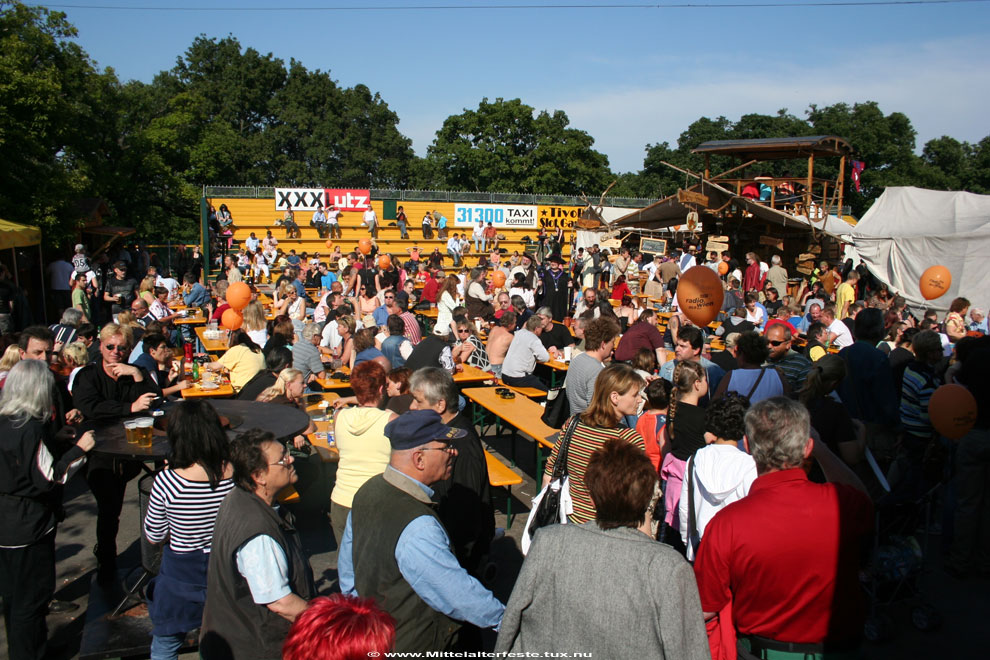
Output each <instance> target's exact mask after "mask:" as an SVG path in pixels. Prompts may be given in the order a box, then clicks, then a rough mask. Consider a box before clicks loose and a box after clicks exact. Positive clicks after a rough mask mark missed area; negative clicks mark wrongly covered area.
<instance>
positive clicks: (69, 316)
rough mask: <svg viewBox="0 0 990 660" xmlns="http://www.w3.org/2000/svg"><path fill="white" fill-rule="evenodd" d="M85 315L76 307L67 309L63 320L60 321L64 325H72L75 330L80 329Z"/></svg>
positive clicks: (63, 313)
mask: <svg viewBox="0 0 990 660" xmlns="http://www.w3.org/2000/svg"><path fill="white" fill-rule="evenodd" d="M82 317H83V313H82V312H81V311H80V310H78V309H76V308H75V307H67V308H66V309H65V311H64V312H62V318H61V320H60V321H59V323H61V324H62V325H71V326H72V327H73V328H78V327H79V324H80V323H81V322H82Z"/></svg>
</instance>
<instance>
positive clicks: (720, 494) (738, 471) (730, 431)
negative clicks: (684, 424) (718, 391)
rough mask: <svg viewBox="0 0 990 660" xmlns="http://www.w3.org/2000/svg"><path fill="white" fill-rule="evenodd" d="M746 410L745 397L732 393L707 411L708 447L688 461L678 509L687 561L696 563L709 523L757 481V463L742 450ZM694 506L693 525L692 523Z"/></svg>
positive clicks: (706, 432) (706, 434)
mask: <svg viewBox="0 0 990 660" xmlns="http://www.w3.org/2000/svg"><path fill="white" fill-rule="evenodd" d="M747 408H749V401H748V400H747V399H746V397H744V396H742V395H740V394H735V393H729V394H726V395H725V396H723V397H721V398H720V399H716V400H715V401H712V402H711V403H710V404H709V405H708V408H707V409H706V410H705V442H707V443H708V444H707V445H706V446H705V447H702V448H701V449H699V450H698V451H696V452H695V453H694V456H692V457H691V458H690V459H688V462H687V466H686V467H685V468H684V481H683V482H682V483H681V501H680V505H679V507H678V515H679V517H680V523H681V525H680V530H681V540H682V541H683V542H684V545H685V546H687V559H688V561H694V555H695V552H696V551H697V550H698V543H699V542H700V541H701V537H702V535H703V534H704V533H705V526H706V525H707V524H708V522H709V521H710V520H711V519H712V518H713V517H714V516H715V514H716V513H718V512H719V511H721V510H722V508H724V507H725V506H726V505H728V504H731V503H732V502H735V501H736V500H740V499H742V498H743V497H745V496H746V495H747V494H748V493H749V487H750V486H751V485H752V484H753V481H755V480H756V463H755V462H753V457H752V456H750V455H749V454H748V453H746V452H745V451H743V450H742V448H741V447H740V446H739V445H740V443H741V441H742V439H743V435H744V433H745V425H744V422H743V419H744V417H745V415H746V409H747ZM689 484H691V485H693V489H694V494H693V496H691V495H689V493H688V487H689ZM692 505H693V507H694V520H693V521H692V520H690V509H691V506H692Z"/></svg>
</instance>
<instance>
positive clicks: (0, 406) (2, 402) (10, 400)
mask: <svg viewBox="0 0 990 660" xmlns="http://www.w3.org/2000/svg"><path fill="white" fill-rule="evenodd" d="M54 386H55V378H54V377H53V376H52V372H51V371H50V370H49V368H48V364H47V363H45V362H44V361H42V360H21V361H20V362H18V363H17V364H15V365H14V366H13V367H12V368H11V370H10V372H9V373H8V374H7V380H6V381H5V382H4V387H3V394H0V415H2V416H4V417H11V418H13V420H14V427H15V428H20V427H21V426H24V425H25V424H27V422H28V420H29V419H36V420H38V421H45V420H47V419H48V418H49V417H51V414H52V388H53V387H54Z"/></svg>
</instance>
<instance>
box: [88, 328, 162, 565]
mask: <svg viewBox="0 0 990 660" xmlns="http://www.w3.org/2000/svg"><path fill="white" fill-rule="evenodd" d="M130 352H131V347H130V346H129V345H128V343H127V340H126V339H124V335H123V333H122V332H121V329H120V326H119V325H117V324H116V323H108V324H107V325H105V326H103V330H102V331H101V332H100V359H99V360H98V361H96V362H92V363H90V364H88V365H86V366H85V367H83V368H82V369H81V370H80V371H79V373H78V374H76V379H75V382H74V383H73V387H72V391H73V393H74V394H73V403H74V404H75V406H76V408H78V409H79V411H80V412H81V413H82V414H83V415H84V416H85V418H86V419H87V420H91V421H95V422H107V423H108V422H113V421H117V420H120V419H122V418H124V417H127V416H128V415H131V414H133V413H139V412H142V411H145V410H148V409H149V408H150V407H151V403H152V401H154V399H155V398H156V397H157V396H158V394H159V393H158V387H157V386H156V385H155V382H154V381H153V380H152V379H151V377H150V376H149V375H148V373H147V372H146V371H145V370H144V369H142V368H141V367H136V366H134V365H132V364H127V357H128V355H130ZM140 472H141V466H140V465H139V464H138V463H135V462H133V461H126V462H118V461H117V460H115V459H111V458H106V457H101V456H98V455H94V456H92V457H91V458H90V461H89V464H88V465H87V469H86V482H87V483H88V484H89V488H90V490H91V491H93V497H95V498H96V507H97V518H96V548H94V550H93V553H94V554H95V555H96V560H97V562H98V564H99V568H98V572H97V578H98V579H99V580H101V581H104V582H106V581H110V580H113V579H114V578H115V577H116V572H117V571H116V569H117V527H118V525H119V524H120V510H121V507H122V505H123V503H124V492H125V491H126V490H127V482H128V481H130V480H131V479H133V478H134V477H136V476H137V475H138V473H140Z"/></svg>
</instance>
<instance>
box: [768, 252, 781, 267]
mask: <svg viewBox="0 0 990 660" xmlns="http://www.w3.org/2000/svg"><path fill="white" fill-rule="evenodd" d="M770 263H772V264H773V265H775V266H779V265H780V255H779V254H775V255H773V256H772V257H770Z"/></svg>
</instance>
